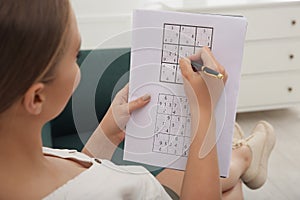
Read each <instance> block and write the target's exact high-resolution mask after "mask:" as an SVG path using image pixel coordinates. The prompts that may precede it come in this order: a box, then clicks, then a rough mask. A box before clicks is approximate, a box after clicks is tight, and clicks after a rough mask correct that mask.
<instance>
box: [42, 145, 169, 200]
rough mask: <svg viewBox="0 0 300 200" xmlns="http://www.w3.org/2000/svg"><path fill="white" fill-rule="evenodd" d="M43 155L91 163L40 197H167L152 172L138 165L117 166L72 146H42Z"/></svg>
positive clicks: (116, 198) (114, 199)
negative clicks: (85, 168) (71, 148)
mask: <svg viewBox="0 0 300 200" xmlns="http://www.w3.org/2000/svg"><path fill="white" fill-rule="evenodd" d="M43 152H44V154H45V155H52V156H56V157H60V158H68V159H73V160H76V161H78V162H83V163H88V164H92V165H91V167H89V168H88V169H87V170H85V171H84V172H82V173H81V174H79V175H78V176H76V177H75V178H74V179H71V180H69V181H68V182H67V183H66V184H64V185H63V186H61V187H60V188H58V189H57V190H55V191H54V192H52V193H51V194H49V195H48V196H47V197H45V198H44V199H46V200H50V199H72V200H73V199H80V200H82V199H86V200H89V199H109V200H111V199H113V200H118V199H139V200H140V199H145V200H146V199H151V200H152V199H171V198H170V196H169V195H168V194H167V193H166V191H165V190H164V188H163V187H162V185H161V184H160V183H159V182H158V181H157V180H156V178H155V177H153V176H152V174H151V173H150V172H149V171H147V170H146V169H145V168H143V167H141V166H117V165H115V164H113V163H112V162H110V161H108V160H100V159H95V158H90V157H89V156H87V155H85V154H83V153H80V152H78V151H76V150H58V149H50V148H46V147H44V148H43Z"/></svg>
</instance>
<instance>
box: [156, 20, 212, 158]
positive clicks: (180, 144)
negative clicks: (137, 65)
mask: <svg viewBox="0 0 300 200" xmlns="http://www.w3.org/2000/svg"><path fill="white" fill-rule="evenodd" d="M212 35H213V28H211V27H201V26H189V25H180V24H167V23H165V24H164V33H163V49H162V58H161V70H160V81H161V82H167V83H177V84H182V83H183V80H182V76H181V72H180V69H179V64H178V62H179V58H180V57H187V56H190V55H192V54H194V53H195V52H196V51H198V50H199V49H201V48H202V47H203V46H208V47H209V48H211V47H212ZM157 105H158V108H157V117H156V123H155V131H154V132H155V135H154V138H153V151H154V152H159V153H166V154H172V155H178V156H187V155H188V149H189V145H190V127H191V118H190V112H189V105H188V101H187V98H186V97H182V96H175V95H170V94H159V97H158V104H157Z"/></svg>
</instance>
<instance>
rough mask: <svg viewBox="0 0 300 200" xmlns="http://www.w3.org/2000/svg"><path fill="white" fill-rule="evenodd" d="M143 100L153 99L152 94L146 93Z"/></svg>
mask: <svg viewBox="0 0 300 200" xmlns="http://www.w3.org/2000/svg"><path fill="white" fill-rule="evenodd" d="M142 99H143V101H148V100H150V99H151V96H150V94H145V95H144V96H143V97H142Z"/></svg>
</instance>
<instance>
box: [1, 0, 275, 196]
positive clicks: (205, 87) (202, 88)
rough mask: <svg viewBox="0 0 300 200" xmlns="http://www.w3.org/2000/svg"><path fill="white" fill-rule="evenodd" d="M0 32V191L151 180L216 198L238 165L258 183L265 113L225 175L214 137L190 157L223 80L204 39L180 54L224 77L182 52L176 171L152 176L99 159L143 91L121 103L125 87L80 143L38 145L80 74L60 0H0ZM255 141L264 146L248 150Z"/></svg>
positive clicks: (118, 188)
mask: <svg viewBox="0 0 300 200" xmlns="http://www.w3.org/2000/svg"><path fill="white" fill-rule="evenodd" d="M0 41H1V42H0V51H1V54H0V62H1V66H0V73H1V75H2V77H1V79H0V96H1V100H0V163H1V164H0V180H2V181H1V182H0V199H41V198H45V199H170V196H169V195H168V194H167V193H166V191H165V189H164V188H163V187H162V185H161V184H160V182H161V183H162V184H164V185H166V186H169V187H170V188H172V189H173V190H175V192H176V193H177V194H179V195H180V196H181V198H182V199H220V198H221V197H222V193H221V191H227V194H226V193H224V195H223V197H226V195H227V196H230V197H236V196H234V195H239V196H238V197H241V196H240V195H241V194H240V193H239V192H241V190H240V185H241V182H240V181H239V179H240V177H241V176H242V175H243V176H242V180H243V181H245V182H246V183H249V185H251V186H253V188H254V187H257V186H260V185H262V184H263V183H264V181H265V177H266V175H265V172H266V171H265V170H264V168H263V167H265V163H263V165H262V167H260V166H261V158H264V159H263V161H264V162H265V161H267V159H266V158H268V155H269V153H270V151H271V150H270V149H272V145H273V143H270V142H265V141H268V140H269V139H270V138H273V134H272V130H271V127H270V126H269V125H268V124H267V123H263V124H260V125H259V127H258V128H256V129H255V131H254V132H255V133H254V136H253V137H252V138H255V139H252V138H251V139H250V140H251V141H252V142H250V140H249V142H248V145H244V144H243V143H241V142H239V143H238V144H240V145H238V146H240V148H237V149H236V150H234V153H233V162H232V163H236V164H234V165H233V166H232V168H231V174H230V175H231V176H230V177H229V179H225V180H221V181H220V179H219V169H218V160H217V153H216V147H215V146H214V148H213V149H212V151H211V152H210V153H209V154H208V155H207V156H206V157H205V158H203V159H199V158H198V153H199V149H200V147H201V144H202V142H203V140H204V137H205V136H206V134H209V136H211V137H212V138H213V136H214V128H215V126H214V116H213V110H214V106H215V104H216V102H217V101H218V97H219V95H220V93H221V92H222V89H223V86H224V84H225V82H226V80H227V75H226V72H225V70H224V68H223V67H222V66H221V65H220V64H219V63H218V62H217V61H216V60H215V59H214V57H213V55H212V54H211V52H210V51H209V49H208V48H203V50H202V51H201V52H200V53H199V54H198V55H195V56H194V57H191V58H190V59H196V58H197V59H202V60H203V62H204V64H207V65H208V66H210V67H213V68H215V70H218V71H219V72H221V73H222V74H224V75H225V78H224V82H223V81H220V80H217V79H211V78H210V77H207V76H205V75H203V74H200V73H196V72H193V70H192V68H191V65H190V60H189V59H181V61H180V67H181V71H182V74H183V76H184V81H185V83H184V85H185V90H186V93H187V96H188V99H189V104H190V108H191V110H192V113H191V115H192V134H193V141H192V144H191V147H190V153H189V157H188V163H187V168H186V172H185V173H184V174H183V173H180V174H177V172H176V171H175V172H174V171H173V170H165V171H164V172H162V173H161V174H160V175H159V176H158V177H157V179H155V178H154V177H153V176H152V175H151V174H150V173H149V172H147V171H146V170H145V169H144V168H142V167H133V166H116V165H114V164H113V163H111V162H110V161H108V160H105V158H108V159H109V158H111V155H112V152H113V150H114V148H115V145H117V144H119V143H120V142H121V141H122V140H123V139H124V132H123V131H122V127H123V126H124V125H125V124H126V122H127V120H128V116H129V113H130V112H132V111H134V110H136V109H138V108H141V107H143V106H144V105H146V104H147V103H148V102H149V101H150V99H151V98H150V96H148V95H145V96H143V97H140V98H138V99H137V100H135V101H133V102H129V103H127V99H126V98H124V96H125V97H126V95H127V91H126V89H127V88H126V87H125V88H124V89H123V90H121V91H120V92H119V94H118V95H117V96H116V98H115V100H114V101H113V103H112V105H111V108H110V109H109V111H108V113H107V114H106V116H105V117H104V119H103V120H102V122H101V123H100V125H99V127H98V128H97V129H96V131H95V133H94V134H93V135H92V137H91V138H90V140H89V141H88V143H87V145H86V147H85V148H84V150H83V153H80V152H76V151H73V150H54V149H49V148H43V147H42V141H41V129H42V127H43V125H44V124H45V123H46V122H48V121H49V120H51V119H53V118H55V117H56V116H57V115H58V114H59V113H60V112H61V111H62V110H63V108H64V107H65V105H66V103H67V102H68V100H69V98H70V97H71V95H72V93H73V91H74V90H75V88H76V87H77V85H78V83H79V80H80V71H79V67H78V65H77V64H76V56H77V54H78V51H79V49H80V34H79V32H78V27H77V23H76V19H75V16H74V13H73V11H72V9H71V6H70V2H69V1H68V0H44V1H41V0H32V1H30V3H29V2H25V1H14V0H5V1H2V2H1V3H0ZM212 85H213V87H211V86H212ZM212 88H214V89H213V90H212ZM200 94H201V95H200ZM116 114H117V115H116ZM256 130H259V131H256ZM258 133H259V134H258ZM257 144H263V145H261V146H263V147H267V148H263V149H261V148H260V149H258V150H254V149H253V147H255V146H257ZM265 149H268V150H265ZM84 153H85V154H84ZM88 155H89V156H88ZM262 155H267V156H262ZM90 156H92V157H99V158H101V160H100V159H94V158H92V157H90ZM253 161H255V162H253ZM253 163H254V164H255V165H253ZM249 170H250V172H249ZM257 172H259V173H257ZM174 174H175V175H176V177H177V180H179V179H180V180H181V179H182V181H177V182H178V184H174V182H173V180H172V178H174V177H175V176H174ZM243 177H246V178H247V179H243ZM158 180H159V181H160V182H159V181H158ZM221 183H222V184H221ZM178 188H179V189H178ZM221 188H222V190H221ZM228 191H230V192H229V193H228ZM236 191H237V192H236ZM232 194H234V195H232Z"/></svg>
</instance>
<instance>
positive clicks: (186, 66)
mask: <svg viewBox="0 0 300 200" xmlns="http://www.w3.org/2000/svg"><path fill="white" fill-rule="evenodd" d="M179 66H180V70H181V74H182V75H183V77H185V78H186V79H188V77H190V76H191V75H192V74H193V73H194V71H193V68H192V66H191V61H190V59H188V58H180V60H179Z"/></svg>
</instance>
